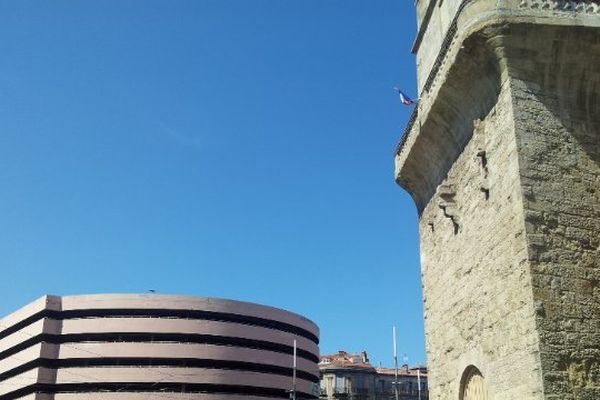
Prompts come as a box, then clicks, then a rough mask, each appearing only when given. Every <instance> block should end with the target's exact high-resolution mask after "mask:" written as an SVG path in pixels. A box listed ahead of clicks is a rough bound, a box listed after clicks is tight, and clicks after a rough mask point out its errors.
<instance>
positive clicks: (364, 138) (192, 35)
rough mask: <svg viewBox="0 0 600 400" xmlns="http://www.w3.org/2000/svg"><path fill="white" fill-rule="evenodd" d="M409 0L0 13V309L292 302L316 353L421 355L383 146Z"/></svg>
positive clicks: (399, 123) (23, 4)
mask: <svg viewBox="0 0 600 400" xmlns="http://www.w3.org/2000/svg"><path fill="white" fill-rule="evenodd" d="M415 29H416V28H415V16H414V7H413V5H412V2H411V1H407V0H378V1H366V0H362V1H357V0H302V1H289V0H253V1H248V0H195V1H181V0H180V1H170V0H169V1H167V0H163V1H153V0H143V1H142V0H140V1H132V0H118V1H94V2H91V1H60V0H55V1H52V2H48V1H29V0H19V1H16V0H15V1H4V2H1V3H0V37H1V38H3V39H2V40H1V41H0V52H1V54H2V57H1V58H0V126H1V127H2V134H0V188H1V189H0V190H1V192H0V221H2V222H1V224H0V263H1V268H2V271H3V272H4V274H3V279H2V280H0V289H1V290H2V293H3V296H2V298H1V300H0V313H1V314H2V315H4V314H6V313H8V312H10V311H12V310H14V309H16V308H18V307H19V306H21V305H23V304H25V303H27V302H29V301H31V300H33V299H35V298H37V297H38V296H41V295H43V294H45V293H52V294H79V293H102V292H146V291H147V290H148V289H155V290H156V291H158V292H161V293H183V294H191V295H203V296H215V297H222V298H233V299H239V300H247V301H253V302H258V303H263V304H269V305H274V306H277V307H282V308H286V309H289V310H292V311H296V312H298V313H301V314H303V315H306V316H307V317H309V318H311V319H313V320H314V321H315V322H316V323H317V324H318V325H319V326H320V328H321V340H322V342H321V351H322V352H324V353H327V352H334V351H337V350H341V349H346V350H349V351H361V350H367V351H368V352H369V353H370V355H371V358H372V360H373V361H374V362H375V363H376V364H378V363H379V362H382V363H383V364H384V365H390V364H391V361H392V360H391V327H392V325H397V326H398V328H399V334H398V336H399V349H400V351H401V352H403V353H406V354H407V355H408V357H409V361H410V362H411V363H416V362H423V361H424V359H425V357H424V344H423V323H422V316H421V312H422V306H421V289H420V278H419V255H418V236H417V215H416V210H415V206H414V204H413V203H412V200H411V199H410V197H409V195H408V194H407V193H406V192H404V191H403V190H402V189H400V188H399V187H398V186H396V185H395V183H394V179H393V151H394V147H395V145H396V142H397V140H398V139H399V137H400V134H401V132H402V129H403V127H404V126H405V124H406V121H407V120H408V117H409V115H410V111H411V110H410V108H408V107H404V106H402V105H401V104H400V103H399V101H398V99H397V97H396V95H395V93H394V92H393V90H392V87H393V86H395V85H398V86H400V87H402V88H404V89H405V91H406V92H407V93H409V94H413V95H414V92H415V86H416V84H415V75H416V74H415V66H414V57H413V56H412V55H411V53H410V47H411V42H412V40H413V38H414V35H415Z"/></svg>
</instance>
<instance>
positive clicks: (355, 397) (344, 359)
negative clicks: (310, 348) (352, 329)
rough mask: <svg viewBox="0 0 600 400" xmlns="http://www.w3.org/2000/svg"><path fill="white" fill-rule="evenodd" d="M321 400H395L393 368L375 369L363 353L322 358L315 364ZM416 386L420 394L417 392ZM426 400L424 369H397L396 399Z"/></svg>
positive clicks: (406, 367)
mask: <svg viewBox="0 0 600 400" xmlns="http://www.w3.org/2000/svg"><path fill="white" fill-rule="evenodd" d="M319 372H320V376H321V399H327V400H341V399H343V400H393V399H395V392H394V382H395V373H394V369H393V368H375V367H373V366H372V365H371V364H370V363H369V358H368V356H367V353H366V352H364V351H363V352H361V353H357V354H350V353H347V352H345V351H340V352H338V353H336V354H327V355H322V356H321V359H320V361H319ZM419 384H420V389H421V390H420V391H419ZM419 392H420V400H427V399H428V398H429V396H428V391H427V369H426V368H424V367H414V368H409V367H408V366H407V365H403V366H402V367H400V368H399V369H398V398H399V399H401V400H419Z"/></svg>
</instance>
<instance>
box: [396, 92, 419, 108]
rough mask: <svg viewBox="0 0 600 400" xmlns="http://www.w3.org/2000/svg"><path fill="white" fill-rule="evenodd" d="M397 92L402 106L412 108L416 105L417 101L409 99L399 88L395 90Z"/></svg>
mask: <svg viewBox="0 0 600 400" xmlns="http://www.w3.org/2000/svg"><path fill="white" fill-rule="evenodd" d="M394 89H395V90H396V92H398V95H399V96H400V102H401V103H402V104H404V105H405V106H410V105H413V104H415V101H414V100H413V99H411V98H410V97H408V96H407V95H405V94H404V93H403V92H402V90H400V89H398V88H394Z"/></svg>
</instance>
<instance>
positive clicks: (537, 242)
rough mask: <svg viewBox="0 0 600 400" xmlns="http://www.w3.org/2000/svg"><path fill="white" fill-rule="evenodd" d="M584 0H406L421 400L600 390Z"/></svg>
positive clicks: (596, 15)
mask: <svg viewBox="0 0 600 400" xmlns="http://www.w3.org/2000/svg"><path fill="white" fill-rule="evenodd" d="M599 1H600V0H577V1H575V0H417V1H416V7H417V13H418V21H419V31H418V34H417V37H416V41H415V45H414V52H415V53H416V56H417V67H418V81H419V92H420V93H419V94H420V102H419V105H418V108H417V109H415V112H414V114H413V116H412V118H411V120H410V122H409V125H408V127H407V129H406V132H405V134H404V136H403V138H402V140H401V142H400V145H399V147H398V151H397V154H396V160H395V161H396V180H397V182H398V184H400V185H401V186H402V187H403V188H405V189H406V190H407V191H409V192H410V193H411V195H412V197H413V199H414V201H415V203H416V206H417V209H418V213H419V218H420V237H421V266H422V279H423V287H424V301H425V307H424V308H425V329H426V344H427V352H428V367H429V371H430V375H429V384H430V398H431V399H432V400H459V399H460V400H462V399H465V400H473V399H490V400H529V399H536V400H537V399H546V400H549V399H554V400H572V399H581V400H598V399H600V3H599Z"/></svg>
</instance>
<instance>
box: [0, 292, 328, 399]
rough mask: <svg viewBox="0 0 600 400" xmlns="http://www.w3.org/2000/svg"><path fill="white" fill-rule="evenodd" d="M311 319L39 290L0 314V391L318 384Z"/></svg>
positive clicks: (29, 394)
mask: <svg viewBox="0 0 600 400" xmlns="http://www.w3.org/2000/svg"><path fill="white" fill-rule="evenodd" d="M318 336H319V331H318V328H317V326H316V325H315V324H314V323H313V322H311V321H309V320H308V319H306V318H303V317H301V316H299V315H297V314H293V313H290V312H287V311H284V310H280V309H276V308H272V307H266V306H261V305H257V304H251V303H244V302H238V301H230V300H221V299H210V298H200V297H180V296H163V295H154V294H152V295H90V296H69V297H58V296H45V297H42V298H40V299H38V300H37V301H35V302H33V303H31V304H29V305H27V306H26V307H24V308H22V309H20V310H18V311H16V312H15V313H13V314H11V315H9V316H7V317H5V318H3V319H2V320H0V400H8V399H27V400H33V399H36V400H68V399H69V400H70V399H80V398H82V395H83V394H85V398H86V399H90V400H93V399H102V400H125V399H127V400H138V399H139V400H141V399H181V400H184V399H186V400H191V399H199V398H202V399H204V400H212V399H215V400H219V399H238V398H239V399H245V400H260V399H273V398H282V399H283V398H285V399H287V398H289V391H290V390H291V389H292V375H293V341H294V339H295V340H296V341H297V384H296V390H297V397H298V398H316V397H317V396H318V393H319V372H318V368H317V363H318V360H319V358H318V354H319V350H318V341H319V339H318Z"/></svg>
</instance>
